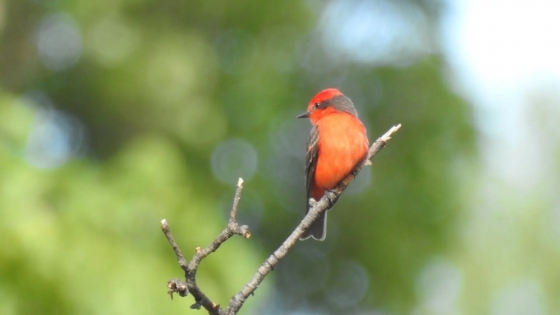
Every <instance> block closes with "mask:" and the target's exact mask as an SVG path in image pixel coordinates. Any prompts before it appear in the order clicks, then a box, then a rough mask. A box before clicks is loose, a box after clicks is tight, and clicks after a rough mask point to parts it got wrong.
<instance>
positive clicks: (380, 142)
mask: <svg viewBox="0 0 560 315" xmlns="http://www.w3.org/2000/svg"><path fill="white" fill-rule="evenodd" d="M400 127H401V125H400V124H399V125H397V126H394V127H392V128H391V129H389V131H387V132H386V133H385V134H384V135H382V136H381V137H380V138H379V139H377V140H376V141H375V142H374V143H373V144H372V145H371V147H370V148H369V150H368V154H367V156H366V158H364V160H363V161H362V162H361V163H359V164H358V165H357V166H356V167H355V168H354V170H353V171H352V172H351V173H350V174H349V175H348V176H346V178H344V179H343V180H342V181H341V182H340V183H338V185H336V186H335V188H334V189H333V190H331V191H329V192H327V193H326V194H325V196H323V198H321V199H320V200H319V201H318V202H315V201H314V200H313V199H310V205H311V209H310V210H309V212H308V213H307V215H306V216H305V217H304V218H303V220H302V221H301V222H300V224H299V225H298V226H297V227H296V228H295V230H294V231H293V232H292V234H290V236H288V238H287V239H286V240H285V241H284V243H282V245H280V247H278V249H277V250H276V251H274V253H272V255H270V256H269V257H268V258H267V259H266V260H265V261H264V263H263V264H262V265H261V266H260V267H259V269H258V270H257V272H256V273H255V274H254V275H253V278H252V279H251V281H249V282H248V283H247V284H246V285H245V287H243V288H242V289H241V291H239V292H238V293H237V294H236V295H234V296H233V297H232V298H231V300H230V301H229V305H228V308H227V310H226V312H225V314H227V315H233V314H237V312H238V311H239V310H240V309H241V307H242V306H243V303H245V300H247V298H248V297H249V296H250V295H251V294H253V292H254V291H255V290H256V289H257V288H258V286H259V285H260V283H261V282H262V281H263V280H264V278H265V277H266V275H267V274H268V273H269V272H270V271H272V269H274V266H275V265H276V264H277V263H278V261H280V259H282V258H283V257H284V256H286V254H287V253H288V251H289V250H290V249H291V248H292V247H293V246H294V245H295V244H296V242H297V241H298V240H299V238H300V237H301V235H303V232H304V231H305V230H307V228H309V226H310V225H311V223H313V221H315V219H317V218H318V217H319V215H320V214H321V213H322V212H324V211H327V209H329V208H330V207H331V206H332V205H333V204H334V203H335V202H336V200H337V199H338V198H339V197H340V195H341V194H342V192H343V191H344V189H346V187H347V186H348V184H350V182H351V181H352V180H353V179H354V178H355V177H356V175H357V174H358V173H359V172H360V171H361V170H362V167H363V166H364V165H369V164H371V162H370V160H371V158H372V157H373V156H375V155H376V154H377V153H378V152H379V151H381V150H382V149H383V148H384V147H385V146H386V145H387V142H388V141H389V140H390V139H391V136H392V135H393V134H394V133H395V132H397V131H398V130H399V128H400Z"/></svg>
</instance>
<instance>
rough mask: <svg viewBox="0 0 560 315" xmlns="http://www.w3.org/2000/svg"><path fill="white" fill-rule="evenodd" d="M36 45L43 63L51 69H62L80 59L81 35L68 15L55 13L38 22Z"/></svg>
mask: <svg viewBox="0 0 560 315" xmlns="http://www.w3.org/2000/svg"><path fill="white" fill-rule="evenodd" d="M36 45H37V49H38V51H39V56H40V57H41V61H42V62H43V64H44V65H45V66H46V67H48V68H49V69H51V70H55V71H62V70H66V69H68V68H70V67H72V66H73V65H74V64H76V62H78V60H79V59H80V55H81V54H82V35H81V33H80V31H79V30H78V28H77V26H76V23H75V22H74V19H73V18H72V17H71V16H70V15H68V14H65V13H56V14H53V15H50V16H48V17H46V18H45V19H44V20H43V21H42V23H41V24H40V26H39V29H38V31H37V38H36Z"/></svg>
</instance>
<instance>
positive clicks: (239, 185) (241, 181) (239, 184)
mask: <svg viewBox="0 0 560 315" xmlns="http://www.w3.org/2000/svg"><path fill="white" fill-rule="evenodd" d="M241 186H243V178H241V177H239V179H238V180H237V187H241Z"/></svg>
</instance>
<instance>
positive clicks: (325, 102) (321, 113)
mask: <svg viewBox="0 0 560 315" xmlns="http://www.w3.org/2000/svg"><path fill="white" fill-rule="evenodd" d="M341 112H346V113H349V114H351V115H353V116H355V117H358V113H357V112H356V109H355V108H354V104H352V101H351V100H350V99H349V98H348V97H346V96H345V95H344V94H342V92H340V91H339V90H338V89H335V88H329V89H325V90H322V91H321V92H319V93H317V95H315V96H314V97H313V98H312V99H311V101H310V102H309V105H308V106H307V111H306V112H304V113H302V114H301V115H299V116H297V118H309V119H310V120H311V122H312V123H317V122H318V121H319V120H320V119H321V118H323V117H325V116H327V115H330V114H333V113H341Z"/></svg>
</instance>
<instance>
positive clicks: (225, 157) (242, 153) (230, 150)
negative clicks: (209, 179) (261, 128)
mask: <svg viewBox="0 0 560 315" xmlns="http://www.w3.org/2000/svg"><path fill="white" fill-rule="evenodd" d="M210 163H211V167H212V172H213V173H214V176H216V178H217V179H219V180H220V181H221V182H223V183H225V184H235V183H236V182H237V179H238V178H239V177H242V178H243V179H244V180H246V181H247V180H249V179H251V178H252V177H253V175H254V174H255V171H256V170H257V163H258V154H257V151H256V150H255V148H254V147H253V145H252V144H250V143H248V142H247V141H245V140H241V139H232V140H228V141H225V142H223V143H220V144H219V145H218V146H217V147H216V148H215V149H214V152H212V157H211V159H210Z"/></svg>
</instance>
